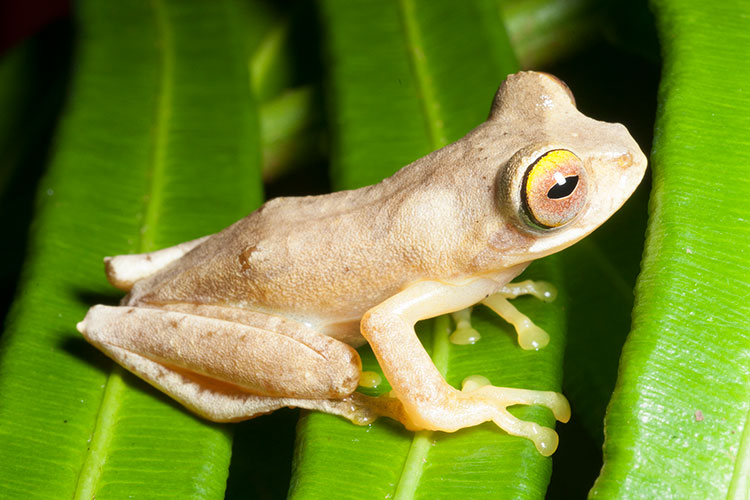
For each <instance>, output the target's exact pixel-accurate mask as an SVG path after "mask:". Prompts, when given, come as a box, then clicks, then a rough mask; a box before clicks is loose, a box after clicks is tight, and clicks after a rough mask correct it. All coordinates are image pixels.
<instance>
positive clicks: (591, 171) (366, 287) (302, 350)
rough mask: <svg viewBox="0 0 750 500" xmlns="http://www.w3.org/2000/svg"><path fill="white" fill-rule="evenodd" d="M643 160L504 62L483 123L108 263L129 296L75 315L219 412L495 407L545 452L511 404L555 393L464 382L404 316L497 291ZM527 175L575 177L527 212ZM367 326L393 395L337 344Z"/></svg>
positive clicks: (567, 101) (614, 191)
mask: <svg viewBox="0 0 750 500" xmlns="http://www.w3.org/2000/svg"><path fill="white" fill-rule="evenodd" d="M531 123H533V126H530V125H529V124H531ZM548 153H549V154H548ZM555 155H557V156H555ZM545 157H547V159H544V160H543V158H545ZM553 157H554V158H553ZM558 157H559V159H558ZM544 162H546V163H545V164H544V165H542V163H544ZM555 162H557V163H555ZM536 164H540V165H541V166H540V167H538V168H537V167H533V166H534V165H536ZM558 164H559V165H562V166H561V167H560V168H559V169H558V166H559V165H558ZM645 164H646V162H645V157H643V154H642V153H641V152H640V150H639V149H638V146H637V145H636V144H635V142H634V141H633V140H632V138H630V136H629V135H628V133H627V131H626V130H625V129H624V127H622V126H621V125H618V124H605V123H602V122H597V121H595V120H592V119H590V118H587V117H585V116H584V115H582V114H580V113H579V112H578V111H577V110H576V109H575V105H574V104H573V102H572V98H571V96H570V94H569V92H568V91H567V89H566V88H565V87H564V86H563V85H562V84H561V83H560V82H559V81H557V80H556V79H554V78H553V77H550V76H548V75H544V74H540V73H520V74H517V75H512V76H511V77H509V78H508V80H507V81H506V83H505V84H504V85H503V87H501V90H500V91H499V92H498V95H497V97H496V99H495V102H494V104H493V108H492V113H491V115H490V118H489V119H488V121H487V122H485V123H483V124H482V125H480V126H479V127H477V128H476V129H474V130H473V131H471V132H470V133H469V134H468V135H467V136H466V137H464V138H463V139H461V140H460V141H458V142H455V143H453V144H450V145H448V146H446V147H445V148H443V149H441V150H439V151H436V152H434V153H432V154H430V155H428V156H426V157H424V158H421V159H419V160H417V161H415V162H414V163H412V164H411V165H408V166H406V167H404V168H403V169H401V170H400V171H399V172H397V173H396V174H395V175H393V176H392V177H390V178H388V179H386V180H384V181H382V182H381V183H379V184H376V185H373V186H368V187H365V188H362V189H358V190H354V191H344V192H340V193H334V194H329V195H323V196H314V197H304V198H279V199H276V200H272V201H270V202H268V203H266V204H265V205H264V206H263V207H261V208H260V209H259V210H257V211H256V212H254V213H252V214H250V215H249V216H248V217H246V218H244V219H242V220H240V221H239V222H237V223H235V224H234V225H232V226H230V227H228V228H227V229H225V230H224V231H222V232H220V233H217V234H216V235H213V236H210V237H206V238H202V239H200V240H196V241H194V242H188V243H184V244H182V245H178V246H177V247H173V248H170V249H165V250H162V251H159V252H154V253H152V254H143V255H136V256H120V257H115V258H113V259H109V260H108V266H107V267H108V276H109V278H110V280H111V281H112V282H113V283H114V284H115V285H117V286H119V287H120V288H122V289H124V290H128V291H129V294H128V296H127V297H126V298H125V299H124V301H123V306H121V307H116V308H113V307H105V306H95V307H94V308H92V310H91V311H90V312H89V315H88V316H87V318H86V320H85V321H84V322H83V323H82V324H81V325H79V329H81V331H82V332H83V333H84V335H86V337H87V338H88V339H89V340H90V341H91V342H92V343H94V344H95V345H97V346H99V347H100V348H102V349H103V350H104V351H105V352H107V353H108V354H109V355H110V356H111V357H113V358H114V359H116V360H117V361H118V362H120V363H121V364H123V365H124V366H126V367H127V368H129V369H130V370H131V371H134V372H135V373H136V374H138V375H140V376H141V377H143V378H145V379H146V380H148V381H149V382H151V383H152V384H154V385H156V386H157V387H160V388H161V389H162V390H164V391H165V392H168V393H170V394H171V395H173V396H174V397H176V398H177V399H179V400H181V401H182V402H183V403H184V404H186V405H187V406H189V407H191V408H193V409H194V410H195V411H197V412H198V413H201V414H203V415H205V416H207V417H209V418H212V419H214V420H239V419H242V418H249V417H251V416H254V415H256V414H258V413H263V412H267V411H270V410H272V409H274V408H278V407H281V406H287V405H294V406H303V407H308V408H315V409H321V410H323V411H329V412H332V413H338V414H343V415H345V416H347V417H349V418H351V419H352V420H357V421H369V420H370V419H371V418H372V417H374V416H377V415H378V414H385V415H388V416H392V417H394V418H398V419H399V420H401V421H402V422H404V424H405V425H407V426H408V427H410V428H415V429H417V428H428V429H442V430H455V429H458V428H461V427H465V426H468V425H474V424H476V423H479V422H481V421H484V420H494V421H495V422H496V423H498V425H500V426H501V427H503V428H504V429H506V430H508V431H509V432H511V433H513V434H518V435H524V436H526V437H530V438H531V439H534V441H535V443H536V445H537V447H538V448H539V449H540V451H543V452H544V453H549V452H551V451H550V447H551V442H552V441H554V439H553V438H552V437H551V435H550V432H551V433H552V434H554V432H553V431H550V430H549V429H544V428H539V427H538V426H535V424H529V423H526V422H521V421H518V420H516V419H515V418H514V417H512V416H510V414H509V413H507V410H505V407H507V406H509V405H510V404H516V403H527V404H532V403H539V404H546V405H548V406H550V407H551V408H552V409H553V411H555V413H556V414H557V416H558V417H560V418H566V417H565V414H566V411H567V410H566V408H567V403H566V402H565V401H564V399H563V398H562V396H559V395H557V394H554V393H542V392H535V391H520V390H515V389H502V388H495V387H491V386H490V387H486V388H482V389H477V390H474V391H471V392H461V391H456V390H455V389H452V388H450V386H447V384H445V382H444V381H443V379H442V377H440V376H439V374H438V373H437V371H436V370H435V369H434V366H433V365H432V363H431V361H430V360H429V357H427V355H426V353H425V352H424V350H423V349H422V347H421V345H420V344H419V341H418V340H417V339H416V337H414V333H413V323H414V322H416V321H417V320H418V319H422V318H426V317H430V316H435V315H438V314H442V313H446V312H452V311H456V310H459V309H462V308H465V307H467V306H470V305H472V304H474V303H477V302H481V301H485V303H487V304H488V305H490V307H493V305H492V302H491V299H492V297H490V298H489V299H488V296H493V297H495V299H494V300H495V301H497V300H504V299H502V298H498V295H497V294H498V293H501V294H502V292H503V290H504V288H503V287H504V286H505V285H507V284H508V283H509V281H510V280H511V279H513V278H514V277H515V276H517V275H518V274H519V273H520V272H521V271H523V269H524V268H525V267H526V266H527V265H528V264H529V263H530V262H531V261H533V260H534V259H537V258H539V257H542V256H544V255H548V254H550V253H553V252H556V251H558V250H560V249H561V248H564V247H566V246H568V245H570V244H572V243H574V242H575V241H577V240H579V239H580V238H582V237H583V236H585V235H586V234H588V233H589V232H591V231H592V230H593V229H595V228H596V227H597V226H598V225H600V224H601V223H602V222H603V221H604V220H606V218H608V217H609V216H610V215H611V214H612V213H613V212H614V211H615V210H616V209H617V208H618V207H619V206H620V205H621V204H622V203H623V202H624V201H625V199H627V197H628V196H629V195H630V194H631V193H632V191H633V190H634V189H635V187H636V186H637V184H638V182H639V181H640V179H641V177H642V175H643V171H644V169H645ZM556 165H558V166H556ZM542 167H543V168H542ZM531 168H537V170H538V171H539V172H541V173H539V174H538V175H537V174H536V173H534V174H530V172H531ZM545 169H546V170H545ZM555 169H558V170H559V172H557V171H556V170H555ZM571 169H572V170H571ZM547 170H549V172H547ZM560 172H562V174H561V173H560ZM552 175H555V176H556V177H554V179H557V180H556V181H555V180H550V179H552V177H549V176H552ZM534 176H536V177H541V178H543V179H546V180H544V182H546V184H544V185H543V186H542V188H543V189H542V188H540V189H542V190H541V191H540V192H541V193H542V197H543V198H544V196H545V193H547V192H548V191H549V193H552V192H553V191H552V189H551V188H555V183H557V184H559V185H560V186H562V187H563V188H564V187H565V184H566V182H567V181H566V179H575V182H574V183H573V184H568V185H567V186H568V188H570V186H571V185H573V186H574V187H573V190H574V191H572V193H563V194H565V196H561V197H559V199H558V197H556V196H552V198H551V200H552V202H554V203H556V204H557V205H554V204H552V205H550V206H551V207H552V209H551V211H550V210H549V209H548V208H547V207H546V205H543V204H542V205H543V206H540V207H539V208H537V206H536V203H537V202H536V201H534V200H536V198H534V196H536V195H535V194H534V193H535V191H533V189H532V188H534V185H533V184H531V183H532V182H536V181H535V180H533V179H534ZM545 176H546V177H545ZM547 177H549V179H547ZM530 179H531V180H530ZM550 182H551V184H550ZM579 182H580V185H577V186H576V183H579ZM566 189H567V188H566ZM576 189H577V190H576ZM568 191H570V189H568ZM543 203H550V200H543ZM558 212H559V213H558ZM550 213H551V215H550ZM548 216H549V217H551V218H549V220H550V221H551V222H547V220H548ZM558 219H559V220H558ZM569 219H570V220H569ZM540 220H541V221H542V222H540ZM560 220H562V221H563V222H562V223H559V221H560ZM558 223H559V224H558ZM547 225H549V227H548V226H547ZM557 226H559V227H557ZM506 296H507V294H506ZM493 309H495V310H498V308H497V307H493ZM360 320H361V321H360ZM360 333H362V334H363V335H364V337H363V336H362V335H360ZM365 339H367V340H368V341H369V342H370V344H371V345H372V347H373V349H374V351H375V353H376V355H377V356H378V359H379V361H380V363H381V366H382V367H383V370H384V373H385V374H386V376H387V377H388V379H389V381H390V382H391V384H392V386H393V388H394V393H395V394H396V396H397V398H365V397H364V396H360V395H357V394H356V393H355V394H353V395H351V396H350V394H352V393H353V391H354V390H355V389H356V386H357V380H358V378H359V369H360V364H359V358H358V356H357V354H356V352H355V351H353V350H352V349H351V348H350V347H348V346H347V345H345V344H344V343H346V344H348V345H350V346H357V345H360V344H361V343H363V342H364V340H365ZM339 341H342V342H344V343H342V342H339ZM537 347H538V346H537ZM552 448H553V447H552Z"/></svg>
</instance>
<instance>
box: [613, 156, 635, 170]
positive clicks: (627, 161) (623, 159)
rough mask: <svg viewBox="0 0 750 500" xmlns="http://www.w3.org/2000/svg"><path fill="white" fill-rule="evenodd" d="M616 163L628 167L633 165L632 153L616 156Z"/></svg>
mask: <svg viewBox="0 0 750 500" xmlns="http://www.w3.org/2000/svg"><path fill="white" fill-rule="evenodd" d="M615 163H616V164H617V166H618V167H620V168H622V169H626V168H628V167H630V166H631V165H633V155H632V154H630V153H625V154H621V155H620V156H618V157H617V158H615Z"/></svg>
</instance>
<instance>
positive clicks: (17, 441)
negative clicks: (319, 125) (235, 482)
mask: <svg viewBox="0 0 750 500" xmlns="http://www.w3.org/2000/svg"><path fill="white" fill-rule="evenodd" d="M238 4H239V2H234V1H230V0H226V1H221V2H201V1H191V2H186V1H174V2H171V1H167V0H154V1H152V2H146V1H141V2H101V1H98V0H97V1H93V0H92V1H84V2H81V3H80V4H79V5H78V21H79V30H80V33H79V37H80V40H79V42H78V49H77V56H76V66H75V68H76V71H75V75H74V81H73V85H72V90H71V96H70V101H69V103H68V107H67V110H66V111H65V113H64V116H63V120H62V124H61V126H60V128H59V131H58V134H57V138H56V149H55V152H54V158H53V161H52V163H51V165H50V167H49V171H48V172H47V175H46V176H45V177H44V179H43V180H42V182H41V186H40V191H39V199H38V202H39V204H38V206H39V208H38V212H37V216H36V219H35V224H34V228H33V233H32V237H31V242H30V244H29V257H28V260H27V262H26V266H25V270H24V275H23V279H22V289H21V292H20V293H19V295H18V297H17V300H16V302H15V303H14V305H13V308H12V311H11V313H10V316H9V318H8V322H7V330H6V331H5V333H4V336H3V338H2V344H1V345H0V441H1V442H2V446H0V462H2V463H3V464H4V465H3V467H2V469H1V470H0V478H2V481H1V482H0V483H1V484H0V496H2V497H4V498H21V497H23V498H44V499H48V498H93V497H96V498H98V499H100V500H101V499H105V498H126V497H134V498H158V497H162V496H165V497H179V498H217V497H219V496H221V495H223V490H224V486H225V479H226V475H227V469H228V461H229V453H230V446H231V440H230V435H229V432H228V430H227V428H226V427H222V426H217V425H210V424H207V423H206V422H205V421H202V420H199V419H197V418H195V417H193V416H192V415H190V414H189V413H188V412H186V411H185V410H183V409H182V408H181V407H179V406H178V405H176V404H175V403H174V402H172V401H170V400H169V399H168V398H166V397H164V396H162V395H161V394H159V393H157V392H156V391H154V390H152V389H150V388H149V387H148V386H147V385H146V384H145V383H143V382H141V381H139V380H138V379H136V378H135V377H133V376H131V375H129V374H126V373H123V371H122V370H121V369H119V368H114V369H113V368H112V366H113V365H112V363H110V362H109V361H107V360H106V358H104V356H103V355H102V354H101V353H99V352H98V351H96V350H95V349H93V348H91V347H89V346H88V345H87V344H86V343H85V342H84V341H83V339H82V338H81V336H80V335H79V334H78V333H77V332H76V331H75V324H76V322H77V321H79V320H80V319H81V318H82V317H83V315H84V313H85V312H86V309H87V307H88V306H90V305H92V304H94V303H97V302H101V301H106V302H114V301H115V300H117V298H118V295H119V294H118V293H115V292H114V291H113V290H112V288H111V287H109V286H108V285H107V284H106V280H105V278H104V274H103V270H102V261H101V259H102V257H103V256H104V255H112V254H121V253H129V252H137V251H147V250H152V249H155V248H157V247H162V246H167V245H171V244H174V243H177V242H180V241H183V240H186V239H190V238H194V237H197V236H199V235H202V234H206V233H209V232H213V231H216V230H218V229H220V228H222V227H224V226H226V225H228V224H229V223H231V222H233V221H234V220H236V219H237V218H239V217H241V216H242V215H244V214H246V213H247V212H248V211H250V210H251V209H252V208H253V207H254V206H256V205H257V204H258V202H259V201H260V198H261V194H260V186H259V179H260V173H259V169H260V167H259V166H260V152H259V147H258V144H259V132H258V120H257V117H256V113H255V109H254V105H253V102H252V99H251V96H250V93H249V90H248V81H249V78H248V75H247V67H246V64H245V61H246V52H245V50H244V47H245V45H244V41H243V36H244V35H243V34H242V29H243V28H242V26H241V24H240V20H241V16H240V15H238V12H239V5H238ZM19 457H23V459H21V460H19Z"/></svg>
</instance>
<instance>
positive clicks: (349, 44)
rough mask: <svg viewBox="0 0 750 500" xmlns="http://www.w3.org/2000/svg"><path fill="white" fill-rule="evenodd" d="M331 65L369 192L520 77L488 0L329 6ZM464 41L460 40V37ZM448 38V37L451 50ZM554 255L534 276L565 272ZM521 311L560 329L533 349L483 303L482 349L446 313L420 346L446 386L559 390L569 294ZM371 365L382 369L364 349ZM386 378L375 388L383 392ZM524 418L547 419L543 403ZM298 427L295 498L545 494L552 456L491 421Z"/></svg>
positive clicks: (336, 162) (343, 158)
mask: <svg viewBox="0 0 750 500" xmlns="http://www.w3.org/2000/svg"><path fill="white" fill-rule="evenodd" d="M321 10H322V16H321V17H322V22H323V27H324V30H325V31H324V37H325V41H326V44H327V47H326V49H327V54H326V55H327V57H328V60H329V61H331V64H330V66H329V71H330V75H329V82H330V88H329V95H330V97H331V107H332V114H331V118H330V120H329V121H330V123H331V124H332V131H331V133H332V134H333V149H334V154H333V158H332V164H333V167H332V168H333V175H332V177H333V178H332V180H333V183H334V185H336V186H337V187H338V188H354V187H359V186H361V185H365V184H370V183H373V182H377V181H379V180H381V179H382V178H383V177H385V176H387V175H390V174H391V173H393V172H394V171H395V170H397V169H398V168H399V167H401V166H403V165H404V164H407V163H409V162H411V161H413V160H414V159H416V158H418V157H419V156H421V155H424V154H426V153H428V152H430V151H432V150H434V149H437V148H439V147H441V146H443V145H445V144H446V143H447V142H449V141H452V140H456V139H458V138H460V137H461V136H463V135H464V134H465V133H466V132H468V131H469V130H470V129H471V128H472V127H474V126H476V125H478V124H479V123H481V121H483V120H484V118H485V117H486V115H487V112H488V110H489V105H490V103H491V100H492V96H493V94H494V92H495V91H496V90H497V87H498V85H499V84H500V83H501V82H502V80H503V79H504V77H505V75H506V74H507V73H509V72H513V71H515V69H516V62H515V58H514V57H513V55H512V51H511V50H510V48H509V46H508V44H507V40H506V39H505V34H504V33H503V31H502V25H501V23H500V22H499V18H498V13H497V10H496V9H495V7H494V6H493V5H491V4H490V3H488V2H482V1H476V2H462V3H460V4H457V3H455V2H441V1H437V2H436V1H431V2H426V1H425V2H421V1H416V2H413V1H401V2H397V1H393V2H357V4H356V5H352V4H350V3H349V2H345V1H324V2H321ZM453 33H462V35H463V36H461V37H453V36H451V35H452V34H453ZM448 40H450V42H447V41H448ZM557 274H558V273H557V270H556V266H555V265H554V259H550V260H548V261H546V263H545V264H541V265H539V266H536V267H535V268H534V269H532V270H531V271H530V273H529V274H528V277H535V278H538V277H539V276H540V275H544V277H545V278H546V279H552V280H553V281H554V280H555V278H556V277H557ZM516 305H517V306H518V307H519V308H520V309H521V310H523V311H524V312H526V313H527V314H530V315H531V316H532V317H533V318H534V319H535V320H536V321H537V322H538V323H539V324H540V325H541V326H543V327H544V328H546V329H547V330H548V331H549V332H550V333H551V335H552V342H551V344H550V346H549V347H547V348H546V349H544V350H542V351H540V352H524V351H522V350H521V349H520V348H519V347H518V345H517V343H516V340H515V334H514V332H513V330H512V328H511V327H510V326H509V325H507V324H505V323H504V322H503V321H502V320H500V319H499V318H498V317H497V316H495V315H494V314H493V313H491V312H489V311H488V310H485V309H483V308H478V309H477V310H476V311H475V313H474V324H475V326H476V327H477V328H478V329H479V330H480V331H481V332H482V335H483V337H482V340H481V345H474V346H454V345H452V344H450V343H449V342H448V340H447V337H448V333H449V332H450V329H451V326H450V323H449V322H448V320H447V318H438V319H436V320H435V321H434V322H424V323H420V325H418V329H419V330H420V339H421V340H422V342H423V344H424V345H425V347H426V348H427V349H428V351H430V352H431V353H432V356H433V360H434V361H435V363H436V366H438V368H439V369H440V370H441V371H442V372H443V373H444V374H445V375H446V378H447V380H448V382H449V383H451V384H453V385H454V386H460V384H461V381H462V380H463V378H464V377H466V376H468V375H472V374H482V375H485V376H487V377H488V378H489V379H490V380H491V381H492V382H493V383H494V384H496V385H501V386H503V385H504V386H512V387H526V388H532V389H547V390H559V388H560V383H561V381H560V378H561V364H562V349H563V343H564V339H563V336H562V335H563V330H562V326H563V324H564V320H563V317H562V314H563V306H564V299H562V300H560V301H558V302H557V303H555V304H542V303H539V302H538V301H536V300H532V299H520V300H518V301H516ZM360 352H361V354H362V356H363V364H364V369H365V370H378V367H377V365H376V362H375V360H374V358H373V356H372V353H371V352H370V351H369V349H363V350H361V351H360ZM388 389H389V388H388V386H387V384H385V385H384V386H383V387H381V388H380V390H379V391H378V392H387V390H388ZM517 414H518V415H519V416H521V417H522V418H527V419H528V418H531V419H534V420H537V421H539V422H540V423H543V424H544V425H551V424H552V423H553V421H552V418H551V415H549V414H548V413H547V412H546V410H542V409H540V408H522V409H519V410H518V412H517ZM299 429H300V430H299V433H298V443H297V451H296V458H295V466H294V473H293V478H292V486H291V490H290V497H292V498H295V499H304V498H320V497H321V496H323V495H325V496H326V498H390V497H394V498H414V497H420V498H496V497H497V495H498V492H500V491H502V492H504V495H505V496H507V497H514V498H542V497H543V496H544V492H545V489H546V485H547V481H548V480H549V474H550V465H551V464H550V462H551V461H550V459H547V458H544V457H542V456H541V455H540V454H539V453H538V452H537V451H536V449H535V448H534V446H533V444H532V443H531V442H529V441H527V440H524V439H518V438H513V437H510V436H508V435H507V434H505V433H504V432H502V431H500V430H499V429H497V427H496V426H494V425H490V424H486V425H482V426H479V427H477V428H473V429H465V430H462V431H459V432H457V433H454V434H446V433H438V432H436V433H430V432H420V433H416V434H414V433H411V432H407V431H405V430H404V429H403V427H402V426H401V425H400V424H397V423H394V422H392V421H388V420H386V419H383V420H381V421H378V422H376V423H375V424H374V425H372V426H369V427H356V426H353V425H351V424H350V423H349V422H346V421H344V420H343V419H340V418H336V417H331V416H328V415H322V414H315V413H313V414H305V416H304V417H303V419H302V421H301V423H300V426H299Z"/></svg>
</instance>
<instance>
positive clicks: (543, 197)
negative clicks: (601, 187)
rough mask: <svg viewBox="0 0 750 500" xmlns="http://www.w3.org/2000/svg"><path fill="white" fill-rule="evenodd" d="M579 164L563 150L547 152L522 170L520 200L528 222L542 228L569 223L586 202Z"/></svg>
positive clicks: (582, 174) (584, 184)
mask: <svg viewBox="0 0 750 500" xmlns="http://www.w3.org/2000/svg"><path fill="white" fill-rule="evenodd" d="M586 191H587V189H586V171H585V170H584V168H583V162H582V161H581V159H580V158H578V157H577V156H576V155H574V154H573V153H571V152H570V151H568V150H566V149H553V150H551V151H547V152H546V153H544V154H543V155H542V156H540V157H539V158H537V159H536V161H535V162H534V163H532V164H531V166H530V167H529V168H528V170H526V175H525V176H524V180H523V187H522V192H521V198H522V200H523V206H524V209H525V211H526V215H527V216H528V217H529V219H531V222H533V223H534V224H536V225H538V226H539V227H541V228H544V229H552V228H555V227H560V226H562V225H564V224H566V223H567V222H570V221H571V220H572V219H573V218H574V217H575V216H576V215H578V213H579V212H580V211H581V209H582V208H583V206H584V204H585V203H586Z"/></svg>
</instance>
